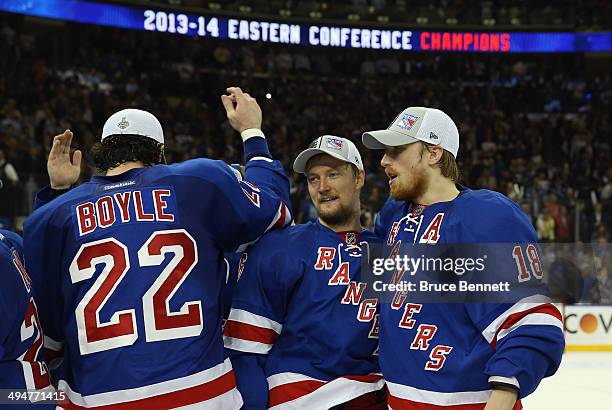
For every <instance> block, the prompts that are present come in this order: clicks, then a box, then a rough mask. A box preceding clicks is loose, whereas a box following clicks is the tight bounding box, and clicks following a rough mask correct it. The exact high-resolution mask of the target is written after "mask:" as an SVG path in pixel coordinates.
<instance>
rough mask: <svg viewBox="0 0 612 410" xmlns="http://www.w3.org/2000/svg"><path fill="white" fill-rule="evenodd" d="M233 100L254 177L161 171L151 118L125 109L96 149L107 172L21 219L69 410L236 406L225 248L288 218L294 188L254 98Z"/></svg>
mask: <svg viewBox="0 0 612 410" xmlns="http://www.w3.org/2000/svg"><path fill="white" fill-rule="evenodd" d="M228 93H229V95H226V96H223V97H222V101H223V104H224V107H225V109H226V111H227V115H228V118H229V120H230V124H231V125H232V126H233V127H234V129H236V130H237V131H239V132H241V136H242V138H243V140H244V153H245V163H246V177H245V178H246V181H242V180H241V178H240V177H239V175H236V174H235V173H234V172H233V171H232V170H231V168H230V167H229V166H227V165H226V164H224V163H223V162H221V161H213V160H209V159H194V160H190V161H185V162H183V163H179V164H174V165H165V164H163V162H164V159H163V143H164V137H163V131H162V128H161V125H160V124H159V122H158V121H157V119H156V118H155V117H154V116H153V115H152V114H150V113H148V112H145V111H140V110H134V109H128V110H122V111H119V112H117V113H115V114H113V115H112V116H110V117H109V119H108V120H107V121H106V123H105V125H104V129H103V131H102V141H101V143H100V144H99V145H97V146H96V148H95V149H94V154H93V157H94V158H93V159H94V162H95V163H96V165H97V166H98V167H99V168H100V169H102V170H103V171H105V173H106V175H103V176H94V177H93V178H92V179H91V180H90V181H89V182H87V183H85V184H82V185H80V186H79V187H77V188H74V189H72V190H70V191H69V192H66V193H64V194H63V195H62V196H60V197H59V198H56V199H54V200H53V201H51V202H49V203H48V204H46V205H44V206H42V207H41V208H39V209H37V210H36V211H35V212H34V213H33V214H32V215H31V216H30V217H29V218H28V220H27V221H26V223H25V229H24V231H25V245H26V261H27V266H28V269H30V271H31V275H32V283H33V286H34V288H35V289H36V290H37V292H38V293H39V294H40V302H39V308H40V318H41V323H42V326H43V328H44V330H45V332H46V335H48V336H49V343H48V347H50V348H51V349H54V350H63V358H64V361H63V363H62V365H61V366H60V368H59V369H58V373H57V374H58V376H59V384H58V388H59V389H60V390H62V391H65V392H66V394H67V397H68V400H69V403H68V404H66V405H65V408H73V407H75V406H76V407H78V408H82V407H83V408H96V407H99V406H104V407H106V406H111V407H112V406H114V405H117V406H121V408H134V409H142V408H174V407H182V406H191V405H195V406H199V407H202V408H203V407H206V408H224V409H226V408H227V409H238V408H240V407H241V405H242V399H241V397H240V394H239V392H238V390H237V389H236V384H235V377H234V373H233V371H232V368H231V363H230V361H229V359H226V356H225V353H224V349H223V342H222V334H221V319H222V300H221V299H222V298H221V294H222V290H223V287H224V285H225V281H226V277H227V266H226V264H225V262H224V260H223V252H224V251H233V250H235V249H236V248H239V247H240V246H241V245H243V244H245V243H249V242H252V241H254V240H256V239H257V238H258V237H259V236H261V235H262V234H263V233H264V232H266V231H268V230H270V229H272V228H276V227H281V226H283V225H284V224H286V223H288V222H289V220H290V215H289V211H288V208H287V207H286V206H285V203H288V195H289V184H288V179H287V177H286V175H285V173H284V170H283V169H282V166H281V165H280V163H278V162H277V161H272V160H271V159H270V153H269V151H268V147H267V143H266V140H265V138H264V136H263V133H262V132H261V129H260V128H261V109H260V108H259V106H258V104H257V102H256V101H255V100H254V99H253V98H251V97H250V96H249V95H248V94H245V93H243V92H242V91H241V90H240V89H239V88H229V89H228ZM73 162H75V161H74V160H73ZM71 182H74V181H70V180H69V181H68V185H70V183H71ZM54 188H62V187H58V186H55V187H54ZM64 188H66V187H64ZM283 201H284V202H283Z"/></svg>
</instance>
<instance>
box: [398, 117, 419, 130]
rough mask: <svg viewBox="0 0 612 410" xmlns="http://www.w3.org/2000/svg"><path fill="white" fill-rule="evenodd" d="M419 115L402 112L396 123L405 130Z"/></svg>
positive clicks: (409, 127)
mask: <svg viewBox="0 0 612 410" xmlns="http://www.w3.org/2000/svg"><path fill="white" fill-rule="evenodd" d="M418 119H419V117H417V116H416V115H412V114H404V115H402V117H401V118H400V120H399V121H398V123H397V125H398V126H399V127H401V128H403V129H405V130H410V129H411V128H412V126H413V125H414V123H415V122H417V120H418Z"/></svg>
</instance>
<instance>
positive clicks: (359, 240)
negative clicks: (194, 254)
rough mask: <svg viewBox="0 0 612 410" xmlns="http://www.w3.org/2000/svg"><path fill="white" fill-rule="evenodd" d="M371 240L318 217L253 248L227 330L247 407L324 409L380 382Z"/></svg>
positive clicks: (366, 234)
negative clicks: (367, 294) (367, 268)
mask: <svg viewBox="0 0 612 410" xmlns="http://www.w3.org/2000/svg"><path fill="white" fill-rule="evenodd" d="M371 239H373V234H372V233H370V232H368V231H363V232H361V234H359V233H355V232H347V233H336V232H334V231H332V230H331V229H329V228H327V227H325V226H323V225H321V224H320V223H319V222H318V221H317V222H309V223H307V224H304V225H295V226H291V227H289V228H286V229H283V230H280V231H276V232H273V233H271V234H269V235H267V236H266V237H265V238H263V239H262V240H261V241H259V242H258V243H257V244H256V245H255V246H254V247H253V248H252V249H251V250H249V251H248V253H247V254H246V255H247V256H246V258H245V259H246V263H244V266H241V267H239V280H238V286H237V288H236V291H235V293H234V298H233V302H232V310H231V311H230V315H229V318H228V321H227V323H226V325H225V329H224V341H225V346H226V348H228V349H230V357H231V358H232V362H233V364H234V368H235V371H236V374H237V379H238V388H239V390H240V391H241V393H242V395H243V397H244V398H245V408H246V409H261V408H266V407H269V408H274V409H284V408H300V409H327V408H330V407H332V406H334V405H337V404H340V403H344V402H347V401H349V400H351V399H353V398H355V397H358V396H361V395H363V394H365V393H368V392H372V391H376V390H379V389H381V388H382V386H383V382H382V377H381V375H380V374H379V370H378V363H377V358H376V356H375V355H374V353H375V350H376V348H377V346H378V314H377V300H376V299H364V298H363V297H362V296H363V292H364V285H365V284H364V283H363V282H362V280H361V273H360V272H361V265H360V263H361V259H362V258H367V256H368V244H367V241H369V240H371ZM268 392H269V394H268Z"/></svg>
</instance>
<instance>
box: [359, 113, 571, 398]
mask: <svg viewBox="0 0 612 410" xmlns="http://www.w3.org/2000/svg"><path fill="white" fill-rule="evenodd" d="M363 143H364V145H365V146H366V147H368V148H370V149H384V150H385V155H384V157H383V158H382V161H381V165H382V166H383V167H384V169H385V173H386V174H387V176H388V177H389V187H390V192H391V197H392V198H390V199H389V201H388V202H387V203H386V204H385V206H384V207H383V209H382V211H381V212H380V216H379V218H378V220H377V225H376V233H377V235H379V236H380V237H381V239H383V240H385V241H386V242H387V244H389V245H394V246H398V245H399V244H400V243H403V244H414V243H416V244H418V243H421V244H466V243H478V244H485V243H486V244H491V243H513V244H518V245H517V246H516V247H515V248H514V251H515V252H516V255H514V256H515V257H516V258H515V259H514V260H513V255H511V254H510V253H511V252H508V255H507V258H506V259H505V260H507V263H506V265H505V266H507V267H508V268H513V269H514V274H513V276H511V277H509V278H506V279H507V280H509V281H514V282H516V281H517V276H516V273H517V272H516V270H517V266H518V268H519V269H520V270H521V271H520V272H518V273H519V275H520V276H521V280H529V278H530V277H531V274H532V273H533V276H534V277H535V278H538V277H541V274H542V272H541V263H540V261H539V256H538V253H537V248H536V247H535V246H534V244H535V243H536V242H537V237H536V233H535V231H534V229H533V227H532V225H531V223H530V222H529V219H528V218H527V216H526V215H525V214H524V213H523V212H522V211H521V209H520V207H518V206H517V205H516V204H514V203H513V202H511V201H510V200H509V199H507V198H506V197H504V196H503V195H501V194H499V193H496V192H492V191H488V190H470V189H468V188H465V187H463V186H461V185H458V184H457V181H458V177H459V172H458V168H457V165H456V162H455V158H456V156H457V151H458V149H459V132H458V130H457V127H456V125H455V124H454V122H453V121H452V120H451V118H450V117H449V116H448V115H446V114H445V113H444V112H442V111H440V110H437V109H432V108H424V107H410V108H407V109H405V110H404V111H402V112H401V113H400V114H399V115H398V116H397V117H396V118H395V120H394V121H393V122H392V123H391V125H390V126H389V127H388V129H385V130H379V131H370V132H366V133H364V134H363ZM519 253H520V254H519ZM521 260H523V262H522V264H519V262H520V261H521ZM526 260H528V261H529V263H530V268H527V267H526V266H525V262H524V261H526ZM528 269H531V270H528ZM531 271H533V272H531ZM535 278H533V277H532V279H531V280H535ZM541 299H542V298H541V297H537V295H533V296H530V297H528V298H525V299H522V300H518V301H517V302H516V303H489V304H484V303H470V304H448V303H412V302H411V300H410V295H407V294H406V293H405V292H404V293H402V292H399V291H398V292H397V293H396V294H395V297H394V298H393V299H392V301H391V303H381V306H380V314H381V318H380V326H381V329H380V334H381V338H380V358H379V360H380V366H381V370H382V372H383V375H384V378H385V381H386V383H387V387H388V389H389V405H390V406H391V407H392V408H393V409H396V410H397V409H445V408H448V409H451V408H452V409H482V408H485V409H487V410H488V409H512V408H520V407H521V404H520V401H518V402H517V399H520V398H523V397H525V396H527V395H528V394H530V393H532V392H533V391H534V390H535V389H536V387H537V386H538V384H539V383H540V381H541V380H542V378H543V377H546V376H550V375H552V374H554V373H555V371H556V369H557V367H558V366H559V363H560V361H561V355H562V353H563V349H564V339H563V324H562V317H561V314H560V312H559V311H558V310H557V309H556V308H555V307H554V306H553V305H552V304H550V303H542V302H536V301H537V300H541ZM442 302H443V301H442Z"/></svg>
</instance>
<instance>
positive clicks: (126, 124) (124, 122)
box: [117, 117, 130, 130]
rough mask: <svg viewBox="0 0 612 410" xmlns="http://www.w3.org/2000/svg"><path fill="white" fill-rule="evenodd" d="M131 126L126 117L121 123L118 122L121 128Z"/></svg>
mask: <svg viewBox="0 0 612 410" xmlns="http://www.w3.org/2000/svg"><path fill="white" fill-rule="evenodd" d="M129 126H130V123H129V122H127V120H126V119H125V117H123V118H122V119H121V121H120V122H119V124H117V127H119V128H121V129H122V130H124V129H126V128H127V127H129Z"/></svg>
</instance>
